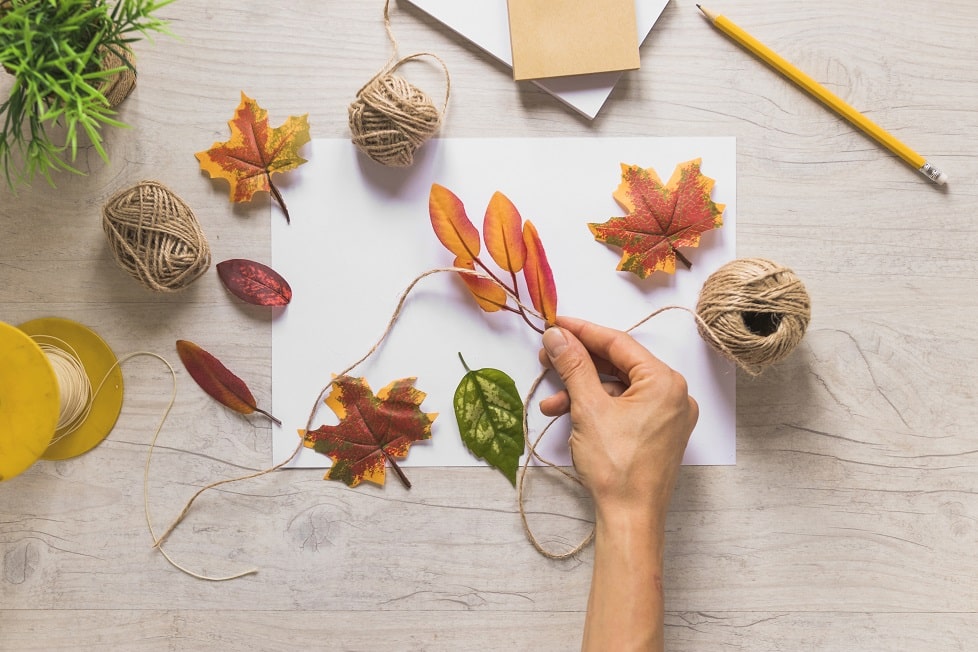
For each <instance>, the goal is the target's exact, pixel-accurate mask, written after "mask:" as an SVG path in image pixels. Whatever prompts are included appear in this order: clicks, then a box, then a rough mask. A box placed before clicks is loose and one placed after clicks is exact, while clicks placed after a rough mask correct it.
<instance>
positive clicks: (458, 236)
mask: <svg viewBox="0 0 978 652" xmlns="http://www.w3.org/2000/svg"><path fill="white" fill-rule="evenodd" d="M428 214H429V215H430V216H431V228H432V229H434V231H435V235H436V236H438V239H439V240H440V241H441V243H442V244H443V245H445V248H446V249H448V250H449V251H450V252H452V253H453V254H455V256H456V257H457V258H461V259H464V260H473V259H474V258H476V256H478V255H479V251H480V250H481V248H482V244H481V242H480V241H479V230H478V229H476V228H475V225H474V224H472V221H471V220H470V219H469V216H468V215H466V214H465V206H463V205H462V200H460V199H459V198H458V197H457V196H456V195H455V193H453V192H452V191H451V190H449V189H448V188H446V187H444V186H440V185H438V184H437V183H433V184H431V193H430V194H429V195H428Z"/></svg>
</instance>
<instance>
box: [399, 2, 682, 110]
mask: <svg viewBox="0 0 978 652" xmlns="http://www.w3.org/2000/svg"><path fill="white" fill-rule="evenodd" d="M407 2H409V3H410V4H413V5H415V6H416V7H418V8H419V9H421V10H422V11H424V12H425V13H427V14H429V15H431V16H432V17H434V18H436V19H437V20H438V21H440V22H442V23H444V24H445V25H447V26H448V27H449V28H451V29H452V30H454V31H456V32H458V33H459V34H461V35H462V36H463V37H465V38H467V39H468V40H470V41H472V42H473V43H475V44H476V45H477V46H479V47H480V48H482V49H483V50H485V51H486V52H488V53H489V54H491V55H492V56H493V57H495V58H496V59H498V60H499V61H502V62H503V63H505V64H506V65H507V66H509V67H510V68H512V66H513V53H512V49H511V47H510V41H509V15H508V10H507V8H506V0H407ZM667 4H669V0H636V2H635V22H636V25H637V27H638V42H639V45H641V43H642V42H643V41H644V40H645V38H646V37H647V36H648V35H649V32H651V31H652V26H653V25H655V21H657V20H658V19H659V16H660V15H661V14H662V12H663V10H664V9H665V8H666V5H667ZM621 75H622V73H621V72H602V73H595V74H591V75H574V76H570V77H553V78H550V79H540V80H535V81H534V82H533V83H534V84H536V85H537V86H539V87H540V88H542V89H543V90H545V91H547V92H548V93H550V94H551V95H553V96H554V97H556V98H557V99H559V100H560V101H562V102H564V103H565V104H567V105H568V106H570V107H571V108H572V109H574V110H576V111H577V112H579V113H581V114H582V115H584V116H586V117H588V118H591V119H594V118H595V117H596V116H597V115H598V111H600V110H601V107H602V106H604V103H605V102H606V101H607V99H608V96H610V95H611V91H613V90H614V88H615V84H617V83H618V80H619V79H620V78H621Z"/></svg>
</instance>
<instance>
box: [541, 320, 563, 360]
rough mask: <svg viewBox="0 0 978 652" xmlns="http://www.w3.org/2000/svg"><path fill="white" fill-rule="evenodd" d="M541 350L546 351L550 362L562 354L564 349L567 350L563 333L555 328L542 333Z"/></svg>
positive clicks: (552, 327)
mask: <svg viewBox="0 0 978 652" xmlns="http://www.w3.org/2000/svg"><path fill="white" fill-rule="evenodd" d="M543 348H544V349H546V351H547V355H549V356H550V359H551V360H552V359H553V358H556V357H557V356H558V355H560V354H561V353H563V352H564V349H566V348H567V338H566V337H564V331H562V330H561V329H559V328H557V327H556V326H551V327H550V328H548V329H547V330H545V331H543Z"/></svg>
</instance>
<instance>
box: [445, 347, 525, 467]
mask: <svg viewBox="0 0 978 652" xmlns="http://www.w3.org/2000/svg"><path fill="white" fill-rule="evenodd" d="M458 357H459V359H460V360H462V365H463V366H464V367H465V371H466V373H465V375H464V376H462V380H461V382H459V384H458V387H457V388H456V389H455V399H454V401H453V402H452V403H453V406H454V407H455V419H456V420H457V421H458V430H459V434H460V435H461V436H462V443H464V444H465V447H466V448H468V449H469V450H470V451H472V454H473V455H475V456H476V457H478V458H479V459H484V460H485V461H486V462H488V463H489V465H490V466H492V467H494V468H496V469H499V471H501V472H502V474H503V475H505V476H506V477H507V478H508V479H509V481H510V483H512V484H513V486H516V469H517V468H519V464H520V456H521V455H522V454H523V447H524V440H523V399H522V398H521V397H520V393H519V391H517V389H516V383H515V382H513V379H512V378H510V377H509V376H507V375H506V374H505V373H503V372H502V371H499V370H498V369H477V370H475V371H472V370H471V369H469V367H468V365H466V364H465V360H464V359H462V354H461V353H460V354H459V356H458Z"/></svg>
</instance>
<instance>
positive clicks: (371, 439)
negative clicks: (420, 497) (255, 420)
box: [299, 376, 438, 488]
mask: <svg viewBox="0 0 978 652" xmlns="http://www.w3.org/2000/svg"><path fill="white" fill-rule="evenodd" d="M414 380H415V379H414V378H401V379H400V380H395V381H393V382H392V383H390V384H389V385H387V386H386V387H384V388H383V389H382V390H380V391H379V392H377V395H376V396H375V395H374V393H373V391H371V389H370V386H369V385H368V384H367V381H366V380H364V379H363V378H351V377H350V376H340V377H339V378H334V379H333V389H332V391H331V392H330V394H329V396H327V397H326V405H328V406H329V407H330V409H332V410H333V412H334V413H336V416H337V417H338V418H339V420H340V422H339V424H338V425H335V426H325V425H324V426H320V427H319V428H317V429H315V430H309V431H301V430H300V431H299V434H300V435H301V436H302V440H303V444H304V445H305V446H306V447H307V448H312V449H313V450H315V451H316V452H318V453H322V454H323V455H326V456H328V457H329V458H330V459H332V460H333V466H331V467H330V469H329V471H328V472H327V473H326V476H325V477H326V479H329V480H340V481H342V482H345V483H346V484H347V485H348V486H350V487H355V486H357V485H358V484H360V482H361V481H362V480H366V481H368V482H373V483H375V484H379V485H383V484H384V477H385V474H384V470H385V468H386V467H387V463H388V462H389V463H390V465H391V468H392V469H393V470H394V471H395V472H396V473H397V475H398V477H399V478H400V480H401V482H403V483H404V485H405V486H407V487H408V488H410V486H411V483H410V482H408V479H407V477H406V476H405V475H404V472H403V471H401V469H400V467H398V466H397V462H396V460H397V459H403V458H404V457H406V456H407V454H408V448H410V446H411V444H412V443H414V442H416V441H418V440H421V439H430V438H431V424H432V423H433V422H434V420H435V418H436V417H437V416H438V414H437V413H425V412H422V411H421V402H422V401H424V398H425V393H424V392H422V391H421V390H419V389H417V388H415V387H414Z"/></svg>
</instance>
